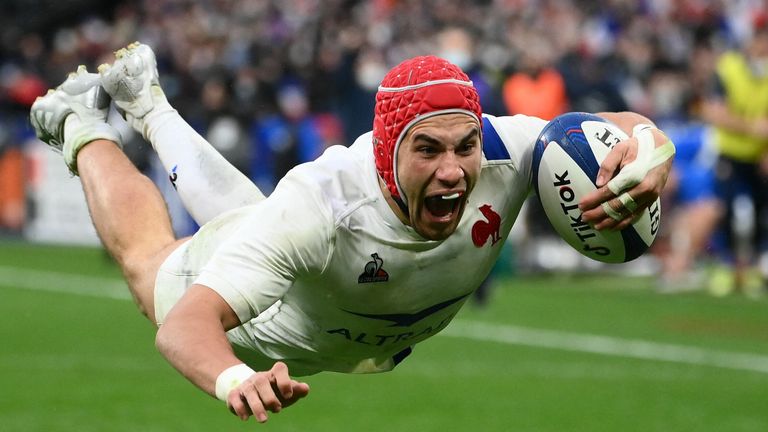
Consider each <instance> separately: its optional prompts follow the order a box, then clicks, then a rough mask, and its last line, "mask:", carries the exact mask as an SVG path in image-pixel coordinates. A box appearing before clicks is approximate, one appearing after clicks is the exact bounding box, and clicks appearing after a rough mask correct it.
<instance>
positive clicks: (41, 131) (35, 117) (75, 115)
mask: <svg viewBox="0 0 768 432" xmlns="http://www.w3.org/2000/svg"><path fill="white" fill-rule="evenodd" d="M108 112H109V95H108V94H107V93H106V92H105V91H104V89H103V88H102V87H101V78H100V77H99V74H96V73H88V70H87V69H86V68H85V66H82V65H81V66H80V67H78V68H77V71H76V72H72V73H70V74H69V77H68V78H67V79H66V81H64V82H63V83H62V84H61V85H60V86H58V87H56V89H52V90H48V94H46V95H45V96H40V97H38V98H37V99H36V100H35V102H34V103H33V104H32V108H31V109H30V113H29V120H30V123H32V127H33V128H34V129H35V134H36V135H37V137H38V138H39V139H40V140H41V141H43V142H45V143H46V144H48V145H49V146H50V147H51V148H52V149H54V150H56V151H58V152H60V153H61V154H62V155H63V156H64V162H65V163H66V164H67V167H69V170H70V172H72V173H73V174H75V175H76V174H77V152H79V151H80V149H82V148H83V146H85V145H86V144H88V143H90V142H91V141H94V140H97V139H106V140H110V141H113V142H114V143H115V144H117V145H118V146H122V142H121V139H120V133H119V132H117V130H115V128H113V127H112V126H111V125H109V124H108V123H107V113H108ZM70 114H71V115H70Z"/></svg>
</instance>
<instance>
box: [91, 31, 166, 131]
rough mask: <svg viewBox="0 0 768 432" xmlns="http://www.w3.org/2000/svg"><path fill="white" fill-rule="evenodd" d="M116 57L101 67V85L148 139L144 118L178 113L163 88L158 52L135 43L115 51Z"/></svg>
mask: <svg viewBox="0 0 768 432" xmlns="http://www.w3.org/2000/svg"><path fill="white" fill-rule="evenodd" d="M115 58H116V59H115V62H114V63H113V64H112V65H109V64H103V65H101V66H99V74H100V75H101V84H102V86H103V87H104V89H105V90H106V91H107V93H109V95H110V96H112V100H113V101H114V103H115V105H116V106H117V108H118V111H119V112H120V113H121V114H122V115H123V117H124V118H125V120H126V121H127V122H128V123H129V124H130V125H131V126H132V127H133V128H134V129H135V130H136V131H137V132H139V133H140V134H141V135H142V136H143V137H144V138H147V131H146V130H145V129H146V122H145V120H147V119H149V118H151V117H155V116H158V115H160V114H163V113H167V112H175V110H174V109H173V107H171V105H170V104H169V103H168V99H167V98H166V97H165V93H163V89H162V88H160V80H159V78H158V73H157V61H156V59H155V53H154V52H153V51H152V48H150V47H149V46H148V45H144V44H142V43H139V42H134V43H132V44H130V45H128V46H127V47H125V48H121V49H119V50H117V51H115Z"/></svg>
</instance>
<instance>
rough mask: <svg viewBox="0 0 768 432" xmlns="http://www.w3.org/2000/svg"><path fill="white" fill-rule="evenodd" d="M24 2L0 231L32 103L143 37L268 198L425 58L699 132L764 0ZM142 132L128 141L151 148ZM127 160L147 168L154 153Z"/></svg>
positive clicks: (20, 216)
mask: <svg viewBox="0 0 768 432" xmlns="http://www.w3.org/2000/svg"><path fill="white" fill-rule="evenodd" d="M15 4H16V8H15V9H14V10H13V12H14V15H15V16H5V17H2V18H0V24H2V28H0V44H1V45H2V46H1V48H0V229H2V230H5V231H9V232H14V231H16V232H18V231H20V230H21V229H22V228H23V225H24V220H25V215H26V213H25V208H26V206H25V203H24V181H25V180H24V178H25V173H24V143H26V142H28V141H29V139H30V137H31V136H32V131H31V129H30V127H29V126H28V125H27V120H26V116H27V114H28V109H29V106H30V105H31V103H32V102H33V101H34V99H35V97H37V96H38V95H40V94H42V93H43V92H44V91H45V89H47V88H48V87H50V86H53V85H56V84H57V83H59V82H61V81H62V80H63V79H64V77H65V75H66V73H67V72H69V71H71V70H74V69H75V68H76V67H77V65H79V64H85V65H86V66H88V68H89V69H90V70H92V71H95V69H96V67H97V66H98V65H99V64H100V63H103V62H110V61H112V59H113V57H112V55H113V54H112V51H113V50H115V49H117V48H119V47H122V46H124V45H126V44H128V43H130V42H132V41H134V40H140V41H142V42H144V43H147V44H149V45H151V46H152V47H153V48H154V49H155V52H156V53H157V56H158V68H159V70H160V75H161V82H162V86H163V88H164V89H165V91H166V94H167V95H168V97H169V99H170V100H171V102H172V104H173V105H174V106H175V107H176V108H177V109H178V110H179V111H180V113H181V114H182V116H183V117H184V118H186V119H187V120H188V121H189V122H190V124H192V125H193V126H194V127H195V128H196V129H197V130H198V131H199V132H200V133H201V134H203V135H204V136H205V137H206V138H208V140H209V141H211V143H212V144H213V145H214V146H215V147H217V148H218V149H219V150H220V151H221V152H222V153H223V154H224V155H225V156H226V157H227V158H228V159H230V161H232V162H233V163H234V164H235V165H236V166H237V167H238V168H239V169H240V170H242V171H243V172H244V173H246V174H247V175H248V176H249V177H250V178H252V179H253V180H254V181H255V182H256V183H257V184H258V185H259V186H260V187H261V188H262V189H263V190H265V192H269V191H270V190H271V189H272V187H273V186H274V184H275V182H276V179H279V178H280V177H281V176H282V175H283V174H284V173H285V172H286V171H287V170H288V169H290V167H292V166H294V165H295V164H297V163H300V162H303V161H306V160H310V159H313V158H314V157H316V156H317V155H319V154H320V153H321V152H322V151H323V150H324V149H325V148H326V147H328V146H330V145H334V144H346V145H348V144H350V143H351V142H352V141H353V140H354V139H355V138H356V137H357V136H358V135H360V134H361V133H364V132H366V131H368V130H370V128H371V125H372V118H373V102H374V98H373V95H374V94H375V91H376V87H377V85H378V83H379V81H380V80H381V78H382V77H383V76H384V74H385V73H386V71H387V70H388V68H390V67H391V66H393V65H394V64H396V63H398V62H399V61H401V60H403V59H405V58H407V57H410V56H414V55H420V54H427V53H429V54H435V55H438V56H441V57H444V58H446V59H448V60H450V61H452V62H454V63H456V64H457V65H459V66H460V67H462V68H464V69H465V70H466V71H467V72H468V74H469V75H470V77H471V78H472V80H473V81H474V83H475V85H476V86H477V88H478V90H479V92H480V95H481V101H482V105H483V109H484V111H485V112H487V113H490V114H495V115H506V114H516V113H524V114H530V115H537V116H540V117H542V118H552V117H554V116H556V115H557V114H560V113H562V112H565V111H590V112H597V111H620V110H626V109H629V110H632V111H637V112H639V113H642V114H645V115H647V116H648V117H650V118H651V119H653V120H654V121H656V122H658V123H659V124H664V125H670V127H671V128H676V127H681V128H682V129H681V130H684V131H685V132H684V135H685V137H689V136H691V134H693V136H696V133H699V132H700V129H701V128H702V127H703V126H702V125H701V119H700V117H699V111H700V106H701V102H702V100H703V99H704V98H705V97H706V95H707V93H708V92H711V91H712V76H713V73H714V70H715V64H716V59H717V57H718V55H719V54H721V53H722V52H723V51H725V50H726V49H728V48H733V47H738V46H740V45H741V44H742V43H744V41H746V40H748V39H749V38H750V37H751V35H752V32H753V30H754V22H755V19H756V17H757V16H758V15H760V14H762V13H764V11H765V9H766V5H765V4H764V2H763V1H755V0H738V1H725V0H721V1H716V0H645V1H635V0H631V1H630V0H604V1H578V0H475V1H469V0H458V1H448V0H370V1H359V0H325V1H320V0H196V1H195V0H144V1H124V2H88V1H84V0H78V1H77V2H71V3H69V4H70V6H71V7H75V8H79V9H81V10H78V11H76V12H77V13H73V12H72V11H71V10H69V11H68V12H69V14H68V15H66V17H67V19H66V20H64V19H62V20H57V19H56V17H55V16H54V17H48V19H47V20H42V21H41V19H40V18H39V15H40V13H37V14H36V13H35V11H32V10H28V9H29V8H34V7H35V6H36V5H37V6H41V5H44V4H46V2H16V3H15ZM97 5H98V6H97ZM38 12H39V11H38ZM43 12H44V11H43ZM54 12H56V11H54ZM34 17H37V18H35V19H36V21H34V20H33V18H34ZM25 20H32V21H29V22H25ZM691 125H693V126H694V127H696V126H698V127H699V129H696V130H695V131H694V132H691V131H690V130H687V129H685V128H686V127H690V126H691ZM132 140H134V141H137V143H135V144H134V145H130V144H129V146H128V147H127V148H128V151H129V152H131V148H134V149H136V148H138V149H141V148H142V147H141V145H140V144H141V143H138V141H140V139H139V138H138V137H133V138H132ZM694 141H696V140H694ZM703 141H704V140H703V139H699V140H697V141H696V142H695V143H694V146H698V145H701V143H702V142H703ZM134 153H135V155H134V156H135V160H136V162H137V164H142V163H145V162H142V158H143V157H146V154H145V153H148V152H147V151H145V150H144V151H142V150H138V151H134Z"/></svg>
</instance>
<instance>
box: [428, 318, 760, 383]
mask: <svg viewBox="0 0 768 432" xmlns="http://www.w3.org/2000/svg"><path fill="white" fill-rule="evenodd" d="M440 334H441V335H444V336H448V337H455V338H466V339H472V340H477V341H488V342H497V343H503V344H508V345H524V346H533V347H539V348H550V349H558V350H565V351H575V352H586V353H593V354H602V355H607V356H616V357H629V358H636V359H644V360H656V361H667V362H674V363H684V364H693V365H702V366H715V367H721V368H727V369H736V370H744V371H751V372H760V373H765V374H768V356H765V355H759V354H749V353H734V352H727V351H715V350H710V349H704V348H694V347H687V346H682V345H674V344H666V343H659V342H652V341H645V340H637V339H622V338H616V337H610V336H600V335H592V334H585V333H570V332H562V331H556V330H541V329H533V328H528V327H519V326H512V325H499V324H490V323H483V322H477V321H466V320H456V321H454V322H452V323H451V324H450V325H449V326H448V327H447V328H446V329H445V330H443V331H442V332H441V333H440Z"/></svg>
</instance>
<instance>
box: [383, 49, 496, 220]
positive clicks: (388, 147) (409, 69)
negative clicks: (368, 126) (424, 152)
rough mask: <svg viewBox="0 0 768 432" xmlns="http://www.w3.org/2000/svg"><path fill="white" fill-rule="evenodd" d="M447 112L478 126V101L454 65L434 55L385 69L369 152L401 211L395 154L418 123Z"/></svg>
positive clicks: (400, 190) (470, 86) (403, 204)
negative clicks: (470, 119) (372, 152)
mask: <svg viewBox="0 0 768 432" xmlns="http://www.w3.org/2000/svg"><path fill="white" fill-rule="evenodd" d="M449 113H465V114H468V115H470V116H472V117H474V118H475V119H476V120H477V122H478V123H480V117H481V115H482V110H481V107H480V97H479V96H478V94H477V90H476V89H475V87H474V85H473V84H472V81H470V80H469V77H467V74H465V73H464V72H463V71H462V70H461V69H460V68H459V67H458V66H456V65H454V64H453V63H450V62H448V61H447V60H444V59H441V58H439V57H435V56H420V57H414V58H412V59H409V60H406V61H404V62H402V63H400V64H399V65H397V66H395V67H394V68H392V70H390V71H389V72H388V73H387V75H386V76H385V77H384V79H383V80H382V81H381V85H380V86H379V90H378V92H377V93H376V108H375V114H374V119H373V144H374V147H373V151H374V157H375V158H376V170H377V171H378V173H379V176H381V178H382V180H384V183H385V184H386V186H387V189H388V190H389V193H390V194H391V195H392V197H393V198H394V199H395V201H397V202H398V204H399V205H400V206H401V207H405V202H406V200H405V195H404V194H403V191H402V188H401V187H400V185H399V182H398V176H397V150H398V148H399V146H400V142H401V141H402V140H403V137H404V136H405V134H406V133H407V132H408V129H410V128H411V126H413V125H414V124H416V123H417V122H418V121H420V120H423V119H425V118H428V117H431V116H434V115H438V114H449Z"/></svg>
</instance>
